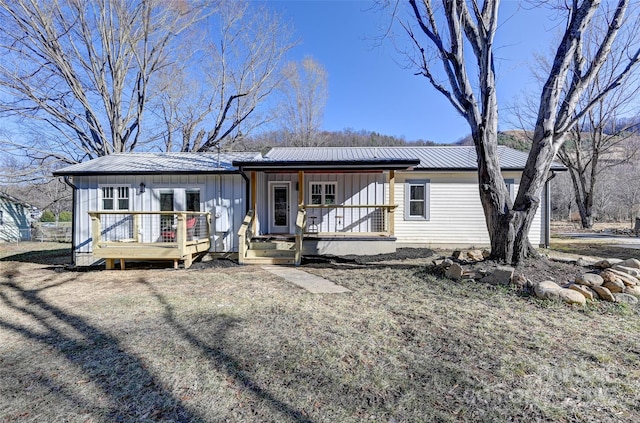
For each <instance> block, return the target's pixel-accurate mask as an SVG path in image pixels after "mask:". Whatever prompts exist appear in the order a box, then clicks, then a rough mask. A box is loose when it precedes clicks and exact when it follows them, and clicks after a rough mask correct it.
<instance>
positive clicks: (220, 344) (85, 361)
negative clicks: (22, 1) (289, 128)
mask: <svg viewBox="0 0 640 423" xmlns="http://www.w3.org/2000/svg"><path fill="white" fill-rule="evenodd" d="M58 249H59V247H58ZM1 253H2V251H1V250H0V254H1ZM6 254H7V252H6V251H5V255H6ZM51 255H52V256H53V257H58V253H52V254H51ZM43 256H46V254H45V253H42V252H41V253H39V254H36V255H35V257H36V259H35V261H36V262H40V263H32V262H29V255H28V254H23V255H20V256H17V257H12V256H10V257H7V258H5V259H3V261H0V272H1V279H0V339H2V342H1V343H0V416H2V417H3V418H4V421H7V422H13V421H21V422H22V421H27V422H29V421H34V422H35V421H38V422H40V421H70V422H87V421H89V422H103V421H104V422H111V421H185V422H186V421H206V422H226V421H234V422H247V421H255V422H268V421H273V422H286V421H292V422H360V421H375V422H414V421H506V420H520V421H538V420H547V421H549V420H553V421H603V422H607V421H612V422H613V421H640V405H639V404H640V371H639V370H638V369H639V368H640V347H639V346H640V325H639V322H640V320H639V317H640V316H639V312H638V309H637V308H628V307H623V306H617V307H598V306H590V307H587V308H571V307H568V306H565V305H562V304H555V303H548V302H540V301H535V300H532V299H531V298H527V297H524V296H521V295H519V294H518V293H516V292H514V291H510V290H508V289H496V288H493V287H489V286H484V285H480V284H465V283H455V282H451V281H446V280H441V279H438V278H435V277H434V276H432V275H430V274H428V273H426V272H425V267H424V266H422V265H420V264H419V261H414V262H413V263H414V264H410V265H404V266H403V265H395V266H393V267H390V266H385V265H384V264H375V263H372V264H369V265H358V266H355V265H348V264H344V265H333V266H316V267H312V266H307V267H306V268H305V270H307V271H309V272H312V273H316V274H319V275H322V276H324V277H326V278H328V279H331V280H333V281H334V282H336V283H339V284H342V285H344V286H346V287H348V288H350V289H351V290H353V292H352V293H350V294H339V295H314V294H310V293H308V292H306V291H304V290H301V289H299V288H296V287H294V286H292V285H290V284H288V283H287V282H285V281H283V280H281V279H279V278H277V277H275V276H273V275H271V274H270V273H267V272H265V271H264V270H262V269H261V268H259V267H251V266H247V267H239V268H238V267H236V268H213V269H202V270H197V271H196V270H193V271H185V270H179V271H173V270H162V269H155V270H127V271H122V272H120V271H110V272H106V271H91V272H82V273H74V272H66V271H60V269H57V270H56V267H55V266H49V265H46V264H42V263H41V262H42V261H44V260H42V257H43ZM15 258H18V260H17V261H16V260H14V259H15Z"/></svg>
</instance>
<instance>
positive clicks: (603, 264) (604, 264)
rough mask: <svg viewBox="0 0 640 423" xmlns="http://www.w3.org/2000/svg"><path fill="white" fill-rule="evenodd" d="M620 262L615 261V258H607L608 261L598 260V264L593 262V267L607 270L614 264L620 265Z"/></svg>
mask: <svg viewBox="0 0 640 423" xmlns="http://www.w3.org/2000/svg"><path fill="white" fill-rule="evenodd" d="M621 262H622V260H620V259H617V258H609V259H604V260H600V261H598V262H595V263H594V264H593V265H594V266H595V267H598V268H600V269H608V268H610V267H611V266H613V265H614V264H618V263H621Z"/></svg>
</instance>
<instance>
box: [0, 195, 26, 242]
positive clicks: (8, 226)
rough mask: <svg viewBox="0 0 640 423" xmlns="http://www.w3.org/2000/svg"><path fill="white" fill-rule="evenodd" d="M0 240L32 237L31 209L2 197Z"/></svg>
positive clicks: (0, 205) (19, 239) (18, 239)
mask: <svg viewBox="0 0 640 423" xmlns="http://www.w3.org/2000/svg"><path fill="white" fill-rule="evenodd" d="M0 211H2V222H1V224H0V242H4V241H23V240H28V239H30V238H31V224H30V222H29V217H30V210H29V209H28V208H26V207H25V206H23V205H22V204H19V203H14V202H13V201H10V200H8V199H6V198H4V197H0Z"/></svg>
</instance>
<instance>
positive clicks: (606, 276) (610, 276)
mask: <svg viewBox="0 0 640 423" xmlns="http://www.w3.org/2000/svg"><path fill="white" fill-rule="evenodd" d="M600 277H601V278H602V280H603V281H604V282H603V283H605V282H613V281H619V280H620V277H619V276H618V275H617V274H615V273H614V272H612V271H611V270H609V269H607V270H603V271H602V272H600Z"/></svg>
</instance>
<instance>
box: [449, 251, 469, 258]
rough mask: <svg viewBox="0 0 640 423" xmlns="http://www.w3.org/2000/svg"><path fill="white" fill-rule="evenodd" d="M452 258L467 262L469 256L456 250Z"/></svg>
mask: <svg viewBox="0 0 640 423" xmlns="http://www.w3.org/2000/svg"><path fill="white" fill-rule="evenodd" d="M451 258H453V259H454V260H466V259H467V255H466V254H465V253H464V252H463V251H460V250H456V251H454V252H453V254H451Z"/></svg>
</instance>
